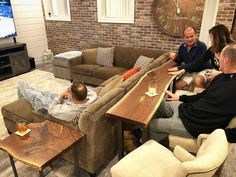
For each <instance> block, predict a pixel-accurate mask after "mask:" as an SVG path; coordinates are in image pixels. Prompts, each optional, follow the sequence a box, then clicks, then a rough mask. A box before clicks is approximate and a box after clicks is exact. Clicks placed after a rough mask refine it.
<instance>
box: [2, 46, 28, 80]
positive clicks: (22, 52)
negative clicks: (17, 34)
mask: <svg viewBox="0 0 236 177" xmlns="http://www.w3.org/2000/svg"><path fill="white" fill-rule="evenodd" d="M29 70H30V63H29V59H28V53H27V48H26V44H24V43H11V44H6V45H0V80H3V79H7V78H10V77H13V76H16V75H18V74H22V73H25V72H28V71H29Z"/></svg>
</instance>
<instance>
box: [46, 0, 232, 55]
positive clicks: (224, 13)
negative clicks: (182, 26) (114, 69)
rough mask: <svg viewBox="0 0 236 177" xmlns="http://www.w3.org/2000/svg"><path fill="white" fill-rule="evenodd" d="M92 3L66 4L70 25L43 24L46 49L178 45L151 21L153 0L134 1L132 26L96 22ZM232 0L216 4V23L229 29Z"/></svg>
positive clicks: (164, 47) (72, 0) (73, 1)
mask: <svg viewBox="0 0 236 177" xmlns="http://www.w3.org/2000/svg"><path fill="white" fill-rule="evenodd" d="M96 2H97V1H96V0H79V1H78V0H70V7H71V18H72V21H71V22H59V21H46V22H45V23H46V31H47V37H48V46H49V48H50V49H52V51H53V52H54V53H55V54H56V53H60V52H64V51H69V50H82V49H85V48H87V47H89V46H90V45H91V44H94V43H106V44H113V45H124V46H135V47H146V48H153V49H162V50H166V51H169V50H176V49H177V47H178V46H179V44H180V43H181V42H182V39H181V38H175V37H171V36H168V35H165V34H163V33H162V32H161V31H160V30H159V29H158V26H157V24H156V22H155V21H154V17H153V13H154V7H155V0H136V1H135V2H136V5H135V9H136V10H135V23H134V24H106V23H98V22H97V5H96ZM235 5H236V0H220V4H219V11H218V14H217V23H222V24H225V25H227V26H228V27H229V29H231V26H232V19H233V15H234V8H235Z"/></svg>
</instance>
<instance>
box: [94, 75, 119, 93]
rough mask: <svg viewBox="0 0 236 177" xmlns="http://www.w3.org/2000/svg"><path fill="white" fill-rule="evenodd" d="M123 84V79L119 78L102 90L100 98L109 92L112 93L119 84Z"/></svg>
mask: <svg viewBox="0 0 236 177" xmlns="http://www.w3.org/2000/svg"><path fill="white" fill-rule="evenodd" d="M121 82H123V77H122V76H119V77H116V78H115V79H113V80H112V81H110V82H109V83H108V84H107V85H106V86H105V87H103V88H102V90H101V91H100V92H99V94H98V96H99V97H102V96H103V95H105V94H106V93H107V92H109V91H111V90H112V89H114V88H115V87H116V86H117V85H118V84H119V83H121Z"/></svg>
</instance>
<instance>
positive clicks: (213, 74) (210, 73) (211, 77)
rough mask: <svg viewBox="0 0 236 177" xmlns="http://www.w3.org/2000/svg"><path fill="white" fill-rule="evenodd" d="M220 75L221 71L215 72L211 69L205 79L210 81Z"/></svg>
mask: <svg viewBox="0 0 236 177" xmlns="http://www.w3.org/2000/svg"><path fill="white" fill-rule="evenodd" d="M220 73H222V71H216V70H214V69H211V70H208V71H207V72H206V77H207V79H209V80H212V79H214V77H216V76H217V75H219V74H220Z"/></svg>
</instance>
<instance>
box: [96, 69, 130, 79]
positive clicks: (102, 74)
mask: <svg viewBox="0 0 236 177" xmlns="http://www.w3.org/2000/svg"><path fill="white" fill-rule="evenodd" d="M125 71H127V70H126V69H125V68H119V67H100V68H98V69H96V70H95V71H94V76H95V77H97V78H102V79H109V78H110V77H112V76H114V75H116V74H121V73H123V72H125Z"/></svg>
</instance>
